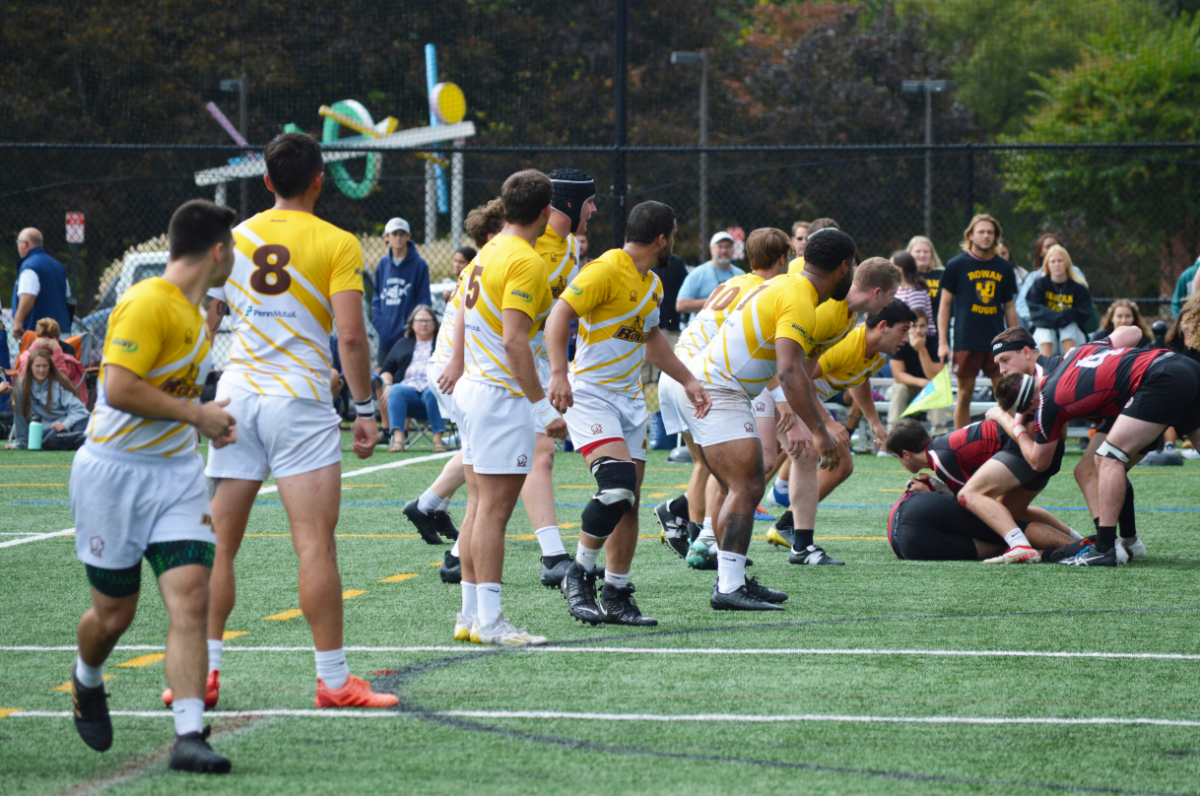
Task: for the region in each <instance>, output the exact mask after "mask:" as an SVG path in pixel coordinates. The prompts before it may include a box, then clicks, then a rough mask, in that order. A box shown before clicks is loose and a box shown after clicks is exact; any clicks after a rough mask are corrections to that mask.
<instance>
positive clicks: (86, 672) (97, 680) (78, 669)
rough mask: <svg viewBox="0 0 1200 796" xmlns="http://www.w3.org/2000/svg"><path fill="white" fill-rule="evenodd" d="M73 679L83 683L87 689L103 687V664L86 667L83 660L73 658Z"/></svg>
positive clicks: (77, 657)
mask: <svg viewBox="0 0 1200 796" xmlns="http://www.w3.org/2000/svg"><path fill="white" fill-rule="evenodd" d="M75 679H77V680H78V681H79V682H81V683H83V684H84V685H85V686H86V687H88V688H95V687H96V686H98V685H104V664H103V663H102V664H100V665H99V666H94V667H93V666H88V665H87V664H86V663H84V662H83V658H80V657H79V656H78V655H76V656H75Z"/></svg>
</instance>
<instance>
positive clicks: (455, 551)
mask: <svg viewBox="0 0 1200 796" xmlns="http://www.w3.org/2000/svg"><path fill="white" fill-rule="evenodd" d="M450 555H452V556H454V557H455V558H462V556H461V555H459V552H458V540H457V539H455V540H454V547H451V548H450Z"/></svg>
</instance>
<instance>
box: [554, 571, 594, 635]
mask: <svg viewBox="0 0 1200 796" xmlns="http://www.w3.org/2000/svg"><path fill="white" fill-rule="evenodd" d="M560 588H561V589H562V593H563V596H564V597H566V598H567V610H568V611H569V612H570V613H571V616H572V617H574V618H575V619H578V620H579V621H580V622H586V623H587V624H589V625H598V624H600V623H601V622H602V621H604V620H603V618H602V617H601V616H600V609H599V608H598V607H597V606H596V573H595V572H587V571H585V570H584V568H583V567H581V566H579V564H578V563H576V562H574V561H572V562H571V566H569V567H567V574H566V575H565V576H564V577H563V579H562V585H561V586H560Z"/></svg>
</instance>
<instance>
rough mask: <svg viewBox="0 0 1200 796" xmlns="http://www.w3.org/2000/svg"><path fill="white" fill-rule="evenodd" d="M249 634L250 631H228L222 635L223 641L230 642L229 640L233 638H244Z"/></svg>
mask: <svg viewBox="0 0 1200 796" xmlns="http://www.w3.org/2000/svg"><path fill="white" fill-rule="evenodd" d="M248 632H249V631H247V630H226V631H225V632H224V633H222V634H221V641H229V639H231V638H237V637H238V636H244V635H246V634H247V633H248Z"/></svg>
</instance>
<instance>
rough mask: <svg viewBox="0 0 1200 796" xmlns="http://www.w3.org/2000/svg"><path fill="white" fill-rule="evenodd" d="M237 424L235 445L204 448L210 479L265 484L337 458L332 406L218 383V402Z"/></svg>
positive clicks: (339, 444)
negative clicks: (225, 401) (270, 478)
mask: <svg viewBox="0 0 1200 796" xmlns="http://www.w3.org/2000/svg"><path fill="white" fill-rule="evenodd" d="M224 398H228V399H229V405H228V406H226V407H225V411H226V412H228V413H229V414H231V415H233V416H234V418H235V419H236V420H237V442H235V443H234V444H232V445H226V446H225V447H223V448H214V447H213V446H211V445H210V446H209V448H208V467H207V468H206V469H205V471H204V472H205V475H207V476H208V477H209V478H237V479H240V480H243V481H265V480H266V479H267V477H268V476H270V475H274V476H275V477H276V478H287V477H288V476H291V475H301V474H303V473H311V472H312V471H313V470H320V469H321V468H322V467H328V466H329V465H331V464H336V463H338V462H341V460H342V436H341V432H340V431H339V430H338V416H337V412H335V411H334V409H333V405H332V404H327V403H322V402H320V401H312V400H308V399H305V398H292V397H291V396H287V397H284V396H279V395H260V394H259V393H256V392H251V391H250V390H248V389H245V388H243V387H241V386H230V382H228V381H227V379H226V378H225V377H222V378H221V381H220V382H218V383H217V400H221V399H224Z"/></svg>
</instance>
